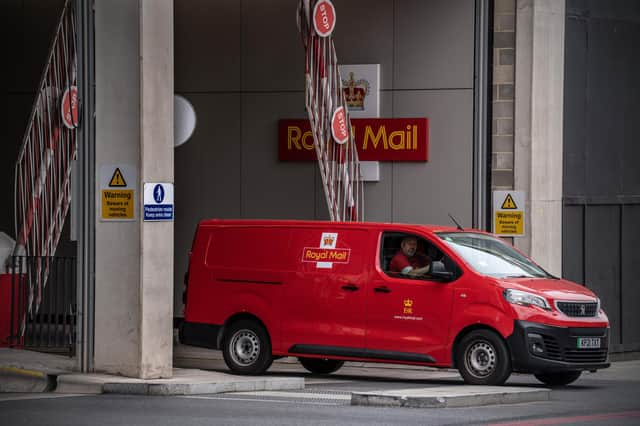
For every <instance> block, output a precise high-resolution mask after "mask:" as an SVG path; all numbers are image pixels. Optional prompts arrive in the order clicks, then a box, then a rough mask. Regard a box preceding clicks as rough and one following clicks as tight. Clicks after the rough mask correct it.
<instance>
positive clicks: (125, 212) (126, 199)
mask: <svg viewBox="0 0 640 426" xmlns="http://www.w3.org/2000/svg"><path fill="white" fill-rule="evenodd" d="M136 176H137V170H136V168H135V167H133V166H129V165H126V164H118V165H102V166H100V220H102V221H130V220H135V217H136V188H135V187H134V186H133V185H135V183H136V182H137V178H136ZM129 184H131V185H132V186H130V185H129Z"/></svg>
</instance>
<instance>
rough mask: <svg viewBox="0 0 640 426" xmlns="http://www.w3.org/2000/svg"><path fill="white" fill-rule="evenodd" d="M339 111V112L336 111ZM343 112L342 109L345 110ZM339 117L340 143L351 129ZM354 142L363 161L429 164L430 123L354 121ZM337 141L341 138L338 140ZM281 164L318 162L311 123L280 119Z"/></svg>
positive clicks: (338, 136)
mask: <svg viewBox="0 0 640 426" xmlns="http://www.w3.org/2000/svg"><path fill="white" fill-rule="evenodd" d="M336 111H338V110H336ZM342 111H343V110H342ZM341 117H343V115H342V114H339V115H336V116H335V117H334V118H335V121H332V126H333V124H335V125H336V128H335V129H333V127H332V132H333V131H334V130H335V131H336V132H337V133H336V134H335V135H334V137H337V138H340V141H338V142H342V141H346V140H347V138H348V136H349V135H348V132H347V131H346V129H348V126H345V124H346V123H344V122H342V121H340V120H341ZM351 130H352V131H353V141H354V143H355V146H356V149H357V150H358V158H359V159H360V160H361V161H428V160H429V120H428V119H427V118H353V119H351ZM336 140H338V139H336ZM278 158H279V159H280V161H316V158H317V157H316V150H315V147H314V141H313V134H312V132H311V127H310V125H309V120H288V119H287V120H280V121H279V123H278Z"/></svg>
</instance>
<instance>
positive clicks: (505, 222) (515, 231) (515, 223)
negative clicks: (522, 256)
mask: <svg viewBox="0 0 640 426" xmlns="http://www.w3.org/2000/svg"><path fill="white" fill-rule="evenodd" d="M524 214H525V205H524V192H523V191H493V233H494V234H496V235H500V236H504V237H523V236H524Z"/></svg>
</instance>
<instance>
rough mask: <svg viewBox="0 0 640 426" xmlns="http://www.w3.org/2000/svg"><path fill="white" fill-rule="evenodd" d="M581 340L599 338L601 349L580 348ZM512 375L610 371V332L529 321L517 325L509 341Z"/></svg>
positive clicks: (519, 322)
mask: <svg viewBox="0 0 640 426" xmlns="http://www.w3.org/2000/svg"><path fill="white" fill-rule="evenodd" d="M579 338H599V339H600V347H599V348H589V349H585V348H578V339H579ZM507 344H508V345H509V350H510V352H511V365H512V368H513V371H516V372H519V373H534V374H535V373H543V372H553V371H582V370H598V369H601V368H607V367H609V365H610V363H609V329H608V328H601V327H599V328H592V327H555V326H550V325H545V324H539V323H534V322H528V321H518V320H516V321H515V322H514V328H513V333H512V334H511V336H509V337H507Z"/></svg>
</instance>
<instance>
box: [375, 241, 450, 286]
mask: <svg viewBox="0 0 640 426" xmlns="http://www.w3.org/2000/svg"><path fill="white" fill-rule="evenodd" d="M380 262H381V265H380V268H381V269H382V270H383V271H384V272H385V273H386V274H387V275H389V276H391V277H395V278H412V279H427V280H433V279H454V278H455V277H457V276H458V275H459V272H458V271H459V269H458V268H457V266H456V265H455V264H454V263H453V262H452V261H451V260H450V259H449V258H447V257H446V256H445V255H444V254H443V253H442V251H441V250H440V249H439V248H438V247H436V246H435V245H434V244H432V243H431V242H430V241H428V240H426V239H425V238H422V237H419V236H417V235H413V234H406V233H399V232H385V233H384V234H383V236H382V240H381V247H380Z"/></svg>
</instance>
